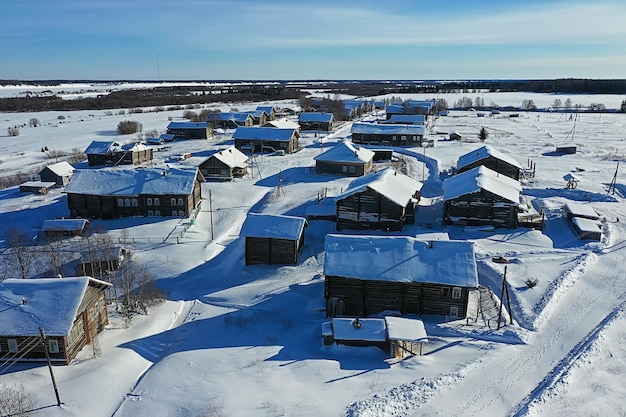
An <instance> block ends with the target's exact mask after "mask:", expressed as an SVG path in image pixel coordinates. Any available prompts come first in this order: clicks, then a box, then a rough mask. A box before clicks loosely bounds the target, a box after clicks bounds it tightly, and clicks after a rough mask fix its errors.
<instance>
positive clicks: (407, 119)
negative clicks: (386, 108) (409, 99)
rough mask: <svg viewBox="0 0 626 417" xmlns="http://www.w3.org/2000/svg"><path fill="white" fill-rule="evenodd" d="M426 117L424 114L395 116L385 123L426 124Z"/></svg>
mask: <svg viewBox="0 0 626 417" xmlns="http://www.w3.org/2000/svg"><path fill="white" fill-rule="evenodd" d="M425 122H426V116H424V115H423V114H394V115H392V116H391V117H390V118H389V119H387V120H385V121H384V122H383V123H405V124H408V125H410V124H424V123H425Z"/></svg>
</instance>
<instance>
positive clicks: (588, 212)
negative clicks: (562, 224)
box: [565, 201, 600, 220]
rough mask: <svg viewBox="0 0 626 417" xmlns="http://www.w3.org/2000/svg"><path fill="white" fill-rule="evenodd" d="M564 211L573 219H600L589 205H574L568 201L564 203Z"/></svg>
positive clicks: (574, 203)
mask: <svg viewBox="0 0 626 417" xmlns="http://www.w3.org/2000/svg"><path fill="white" fill-rule="evenodd" d="M565 210H566V211H567V212H568V213H570V214H571V215H572V216H574V217H586V218H588V219H592V220H597V219H599V218H600V216H598V213H596V211H595V210H594V209H593V207H591V205H589V204H582V203H576V202H573V201H568V202H567V203H565Z"/></svg>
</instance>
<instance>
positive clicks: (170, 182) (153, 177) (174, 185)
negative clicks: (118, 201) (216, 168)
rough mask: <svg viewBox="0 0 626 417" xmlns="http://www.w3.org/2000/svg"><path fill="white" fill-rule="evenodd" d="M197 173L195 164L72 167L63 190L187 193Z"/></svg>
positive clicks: (88, 193)
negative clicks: (162, 166)
mask: <svg viewBox="0 0 626 417" xmlns="http://www.w3.org/2000/svg"><path fill="white" fill-rule="evenodd" d="M164 174H165V175H164ZM197 176H198V170H197V168H194V169H191V168H188V169H176V168H170V169H167V170H163V169H151V168H145V169H127V168H110V169H81V170H76V171H74V175H73V176H72V179H71V180H70V182H69V184H67V186H66V187H65V191H64V192H65V193H68V194H87V195H117V196H139V195H141V194H150V195H167V194H173V195H189V194H191V193H192V192H193V187H194V183H195V180H196V177H197Z"/></svg>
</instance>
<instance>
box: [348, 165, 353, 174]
mask: <svg viewBox="0 0 626 417" xmlns="http://www.w3.org/2000/svg"><path fill="white" fill-rule="evenodd" d="M348 172H349V173H350V174H354V165H350V166H349V167H348Z"/></svg>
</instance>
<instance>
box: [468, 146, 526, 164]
mask: <svg viewBox="0 0 626 417" xmlns="http://www.w3.org/2000/svg"><path fill="white" fill-rule="evenodd" d="M489 156H493V157H494V158H496V159H499V160H501V161H504V162H506V163H507V164H510V165H513V166H514V167H517V168H521V167H522V166H521V165H520V164H519V162H517V161H516V160H515V159H514V158H512V157H510V156H508V155H506V154H504V153H502V152H500V151H498V150H497V149H494V148H492V147H491V146H489V145H485V146H481V147H480V148H478V149H476V150H474V151H471V152H468V153H466V154H465V155H461V156H459V159H458V161H457V163H456V167H457V168H458V169H460V168H463V167H465V166H468V165H471V164H473V163H474V162H476V161H480V160H483V159H485V158H487V157H489Z"/></svg>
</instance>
